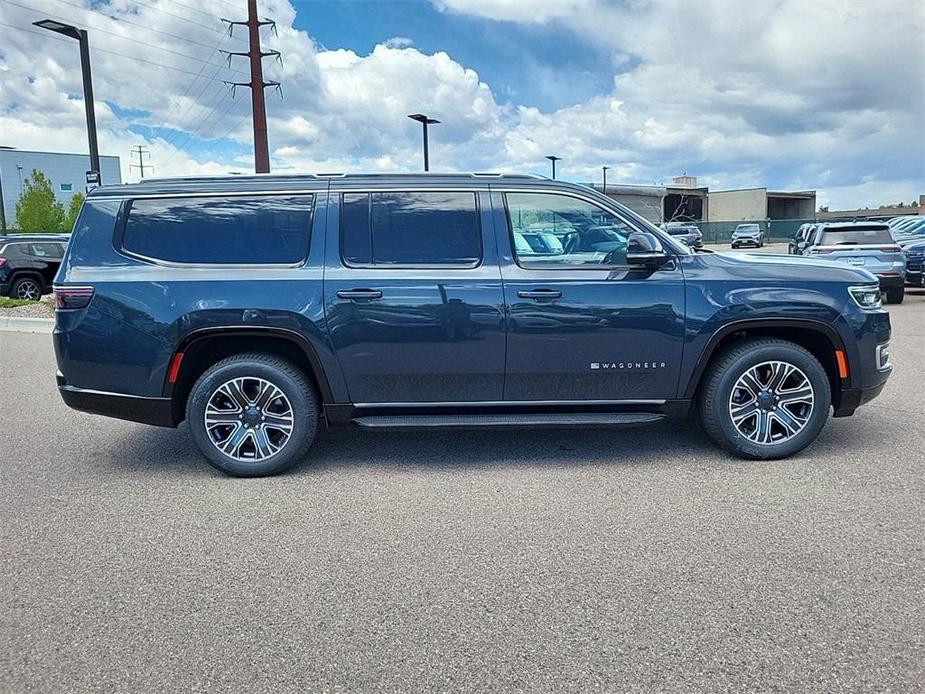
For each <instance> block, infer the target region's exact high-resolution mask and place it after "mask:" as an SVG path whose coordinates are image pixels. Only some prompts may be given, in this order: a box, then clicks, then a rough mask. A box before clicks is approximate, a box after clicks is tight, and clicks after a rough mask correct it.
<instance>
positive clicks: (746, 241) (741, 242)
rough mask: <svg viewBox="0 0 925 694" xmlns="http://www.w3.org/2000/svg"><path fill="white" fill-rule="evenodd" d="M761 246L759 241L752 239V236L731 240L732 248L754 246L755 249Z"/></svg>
mask: <svg viewBox="0 0 925 694" xmlns="http://www.w3.org/2000/svg"><path fill="white" fill-rule="evenodd" d="M760 245H761V239H758V238H755V237H752V236H743V237H741V238H737V239H732V247H733V248H735V247H736V246H754V247H755V248H757V247H758V246H760Z"/></svg>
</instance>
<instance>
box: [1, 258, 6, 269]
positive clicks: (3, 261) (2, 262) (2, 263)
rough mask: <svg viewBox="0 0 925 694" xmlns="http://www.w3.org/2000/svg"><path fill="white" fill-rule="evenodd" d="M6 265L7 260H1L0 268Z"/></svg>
mask: <svg viewBox="0 0 925 694" xmlns="http://www.w3.org/2000/svg"><path fill="white" fill-rule="evenodd" d="M4 265H6V258H0V267H3V266H4Z"/></svg>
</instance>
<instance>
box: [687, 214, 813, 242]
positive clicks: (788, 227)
mask: <svg viewBox="0 0 925 694" xmlns="http://www.w3.org/2000/svg"><path fill="white" fill-rule="evenodd" d="M815 221H816V220H815V219H754V220H744V219H743V220H740V221H736V222H692V224H696V225H697V226H698V227H699V228H700V233H702V234H703V242H704V243H705V244H707V245H724V244H726V245H728V244H729V242H730V239H731V238H732V232H733V231H735V228H736V227H737V226H739V225H740V224H757V225H758V226H760V227H761V229H762V231H764V235H765V243H787V242H788V241H789V240H790V239H791V238H793V235H794V234H796V233H797V229H799V228H800V226H801V225H803V224H812V223H815Z"/></svg>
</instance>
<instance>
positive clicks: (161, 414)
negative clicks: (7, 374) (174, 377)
mask: <svg viewBox="0 0 925 694" xmlns="http://www.w3.org/2000/svg"><path fill="white" fill-rule="evenodd" d="M57 380H58V392H59V393H61V399H62V400H64V404H65V405H67V406H68V407H70V408H73V409H75V410H79V411H81V412H88V413H90V414H99V415H103V416H105V417H114V418H116V419H125V420H128V421H130V422H140V423H141V424H152V425H154V426H159V427H175V426H177V422H176V421H175V419H174V416H173V403H172V401H171V399H170V398H149V397H140V396H137V395H125V394H123V393H109V392H105V391H101V390H89V389H87V388H77V387H76V386H71V385H68V384H67V383H66V382H65V380H64V376H63V375H62V374H61V373H60V372H59V373H58V374H57Z"/></svg>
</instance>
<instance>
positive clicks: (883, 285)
mask: <svg viewBox="0 0 925 694" xmlns="http://www.w3.org/2000/svg"><path fill="white" fill-rule="evenodd" d="M877 279H878V280H879V281H880V289H891V288H893V287H902V286H903V285H904V284H905V282H906V280H905V278H904V277H903V276H902V275H900V274H896V275H877Z"/></svg>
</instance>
